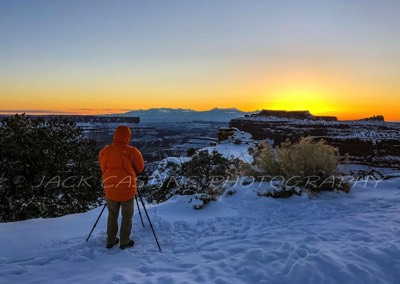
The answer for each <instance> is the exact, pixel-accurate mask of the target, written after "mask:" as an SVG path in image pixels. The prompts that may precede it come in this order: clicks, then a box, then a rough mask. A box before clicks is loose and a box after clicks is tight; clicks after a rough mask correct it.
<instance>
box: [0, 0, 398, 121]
mask: <svg viewBox="0 0 400 284" xmlns="http://www.w3.org/2000/svg"><path fill="white" fill-rule="evenodd" d="M399 15H400V1H370V0H364V1H361V0H360V1H102V0H101V1H42V0H38V1H8V0H6V1H1V2H0V39H1V44H0V96H1V106H0V110H2V111H3V112H4V111H11V112H12V111H14V110H35V111H38V110H39V111H40V110H46V112H47V111H54V112H83V113H101V112H115V111H122V110H125V109H139V108H151V107H184V108H192V109H198V110H202V109H207V108H211V107H237V108H240V109H243V110H255V109H261V108H272V109H309V110H311V111H312V112H313V113H315V114H337V115H338V116H339V117H342V118H352V117H360V116H368V115H373V114H383V115H385V117H387V118H389V119H400V116H399V115H398V114H397V111H396V112H395V111H393V110H392V109H393V108H395V109H396V110H398V109H399V108H400V80H399V74H400V16H399Z"/></svg>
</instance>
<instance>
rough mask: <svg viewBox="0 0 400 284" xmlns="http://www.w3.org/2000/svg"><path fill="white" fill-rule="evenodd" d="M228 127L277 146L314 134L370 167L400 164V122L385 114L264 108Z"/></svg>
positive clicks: (342, 153) (399, 165)
mask: <svg viewBox="0 0 400 284" xmlns="http://www.w3.org/2000/svg"><path fill="white" fill-rule="evenodd" d="M229 127H235V128H238V129H239V130H242V131H246V132H249V133H250V134H251V135H252V136H253V138H254V139H259V140H261V139H269V140H272V141H271V142H272V143H273V145H274V146H276V145H279V144H280V143H282V142H284V141H286V140H287V139H289V140H290V141H292V142H296V141H298V140H299V139H300V138H301V137H307V136H312V137H315V138H317V139H324V140H325V141H326V142H327V143H328V144H330V145H332V146H335V147H337V148H338V149H339V153H340V155H341V156H345V155H346V154H348V155H349V157H350V161H351V162H355V163H363V164H368V165H371V166H386V167H387V166H389V167H400V123H395V122H386V121H385V119H384V117H383V116H380V115H378V116H373V117H370V118H365V119H360V120H343V121H339V120H338V119H337V118H336V117H334V116H314V115H312V114H311V113H310V112H309V111H281V110H262V111H261V112H259V113H256V114H251V115H246V116H244V117H239V118H235V119H232V120H231V121H230V122H229Z"/></svg>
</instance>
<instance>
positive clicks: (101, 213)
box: [86, 202, 107, 241]
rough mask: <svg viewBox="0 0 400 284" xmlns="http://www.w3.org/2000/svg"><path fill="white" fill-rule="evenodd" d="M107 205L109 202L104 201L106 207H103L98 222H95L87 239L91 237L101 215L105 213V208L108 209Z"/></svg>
mask: <svg viewBox="0 0 400 284" xmlns="http://www.w3.org/2000/svg"><path fill="white" fill-rule="evenodd" d="M106 206H107V202H106V203H104V207H103V209H102V210H101V212H100V215H99V217H97V220H96V223H94V225H93V228H92V230H91V231H90V234H89V236H88V237H87V239H86V241H88V240H89V238H90V236H91V235H92V233H93V230H94V228H95V227H96V225H97V222H99V219H100V217H101V215H102V214H103V211H104V209H106Z"/></svg>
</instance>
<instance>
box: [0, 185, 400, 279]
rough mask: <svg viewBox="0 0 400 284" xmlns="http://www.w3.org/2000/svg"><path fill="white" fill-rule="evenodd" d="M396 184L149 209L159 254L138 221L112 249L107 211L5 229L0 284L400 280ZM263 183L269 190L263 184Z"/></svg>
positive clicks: (248, 191)
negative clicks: (125, 245)
mask: <svg viewBox="0 0 400 284" xmlns="http://www.w3.org/2000/svg"><path fill="white" fill-rule="evenodd" d="M399 182H400V179H399V178H397V179H391V180H387V181H382V182H381V183H379V184H378V186H377V187H376V188H375V187H374V186H375V183H374V182H369V183H368V184H367V185H366V186H365V184H362V183H359V184H358V185H357V186H356V187H355V188H354V189H353V190H352V191H351V193H349V194H345V193H324V194H322V195H320V196H319V197H318V198H316V199H308V198H307V197H306V196H303V197H297V196H296V197H292V198H289V199H284V200H278V199H270V198H265V197H258V196H257V195H256V194H255V190H256V189H257V188H258V186H260V184H254V185H252V186H250V187H248V188H244V187H241V186H240V185H237V186H236V188H235V189H236V193H235V194H233V195H232V196H229V197H228V196H225V197H223V198H221V199H220V200H219V201H217V202H214V203H211V204H209V205H208V206H207V207H206V208H205V209H203V210H199V211H196V210H193V209H192V208H191V204H189V203H188V202H189V201H190V197H189V196H184V197H180V196H175V197H173V198H172V199H170V200H168V201H167V202H165V203H162V204H159V205H147V208H148V211H149V214H150V217H151V219H152V221H153V225H154V228H155V230H156V233H157V235H158V237H159V240H160V244H161V246H162V249H163V251H162V252H161V253H160V252H158V249H157V246H156V243H155V241H154V238H153V236H152V233H151V230H150V228H149V227H148V226H146V227H145V228H143V227H142V226H141V224H140V219H139V216H138V214H136V213H137V212H136V213H135V216H134V232H133V237H134V239H135V241H136V244H135V247H134V248H132V249H126V250H124V251H121V250H120V249H119V248H117V247H116V248H113V249H111V250H107V249H106V248H105V247H104V245H105V238H106V234H105V228H106V219H107V218H106V217H107V213H106V212H105V213H104V215H103V216H102V218H101V219H100V221H99V224H98V225H97V227H96V229H95V231H94V233H93V235H92V237H91V239H90V240H89V242H85V239H86V236H87V234H88V233H89V231H90V229H91V228H92V226H93V223H94V221H95V220H96V218H97V216H98V214H99V213H100V210H101V208H97V209H94V210H92V211H90V212H87V213H83V214H75V215H69V216H65V217H61V218H54V219H36V220H28V221H23V222H16V223H6V224H0V283H96V284H98V283H231V284H232V283H341V284H343V283H399V281H400V280H399V279H400V188H399V187H400V186H399ZM261 186H263V185H261Z"/></svg>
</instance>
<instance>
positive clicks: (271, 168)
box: [241, 137, 348, 193]
mask: <svg viewBox="0 0 400 284" xmlns="http://www.w3.org/2000/svg"><path fill="white" fill-rule="evenodd" d="M249 152H250V154H252V155H253V158H254V161H253V164H252V165H250V164H245V163H242V165H241V169H242V173H243V174H244V175H252V176H256V177H259V178H262V179H266V178H267V179H270V180H271V179H276V177H279V180H280V181H281V183H283V184H284V185H285V186H284V188H288V190H292V189H293V186H301V187H303V188H306V189H308V190H309V191H311V192H313V193H315V192H320V191H324V190H343V191H347V190H348V187H347V186H346V184H344V183H341V180H340V179H339V178H337V177H338V164H339V153H338V149H337V148H335V147H332V146H330V145H327V144H326V142H325V141H324V140H319V141H316V140H315V139H313V138H312V137H307V138H302V139H301V140H300V141H299V143H297V144H292V143H290V142H289V141H287V142H285V143H282V144H281V145H280V146H279V147H277V148H276V149H273V148H272V147H271V146H270V145H269V144H267V143H265V142H261V143H259V145H258V146H257V147H255V148H251V149H250V151H249Z"/></svg>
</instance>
